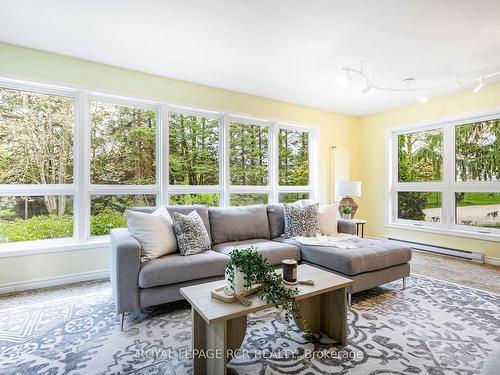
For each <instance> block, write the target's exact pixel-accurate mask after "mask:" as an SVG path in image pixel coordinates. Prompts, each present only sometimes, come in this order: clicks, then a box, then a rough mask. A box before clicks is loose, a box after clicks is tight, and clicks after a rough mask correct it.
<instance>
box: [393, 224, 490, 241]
mask: <svg viewBox="0 0 500 375" xmlns="http://www.w3.org/2000/svg"><path fill="white" fill-rule="evenodd" d="M385 227H386V228H394V229H404V230H412V231H415V232H425V233H433V234H440V235H445V236H454V237H464V238H472V239H477V240H484V241H493V242H500V234H497V233H479V232H478V231H468V230H461V229H450V228H439V227H437V226H426V225H414V224H403V223H389V224H386V225H385Z"/></svg>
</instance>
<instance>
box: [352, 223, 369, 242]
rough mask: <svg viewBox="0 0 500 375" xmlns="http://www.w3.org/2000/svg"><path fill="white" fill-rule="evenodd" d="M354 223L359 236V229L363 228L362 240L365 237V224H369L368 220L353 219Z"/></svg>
mask: <svg viewBox="0 0 500 375" xmlns="http://www.w3.org/2000/svg"><path fill="white" fill-rule="evenodd" d="M352 221H353V222H354V223H355V224H356V231H357V233H358V236H359V227H361V238H364V237H365V224H366V223H367V221H366V220H363V219H352Z"/></svg>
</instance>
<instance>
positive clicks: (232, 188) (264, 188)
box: [224, 116, 276, 206]
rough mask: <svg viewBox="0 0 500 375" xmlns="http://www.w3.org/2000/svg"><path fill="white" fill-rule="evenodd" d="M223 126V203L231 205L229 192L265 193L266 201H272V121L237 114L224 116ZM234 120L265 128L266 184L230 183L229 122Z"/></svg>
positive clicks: (273, 156)
mask: <svg viewBox="0 0 500 375" xmlns="http://www.w3.org/2000/svg"><path fill="white" fill-rule="evenodd" d="M225 119H226V121H225V125H226V126H225V128H226V129H227V130H226V135H227V136H226V139H225V151H226V160H227V174H226V176H225V180H224V181H225V182H226V185H227V187H226V191H227V197H226V198H227V199H226V200H225V202H224V203H225V205H226V206H230V205H231V194H265V195H267V202H268V203H271V202H273V196H272V192H273V188H272V180H273V176H274V173H276V172H275V171H274V168H273V165H274V164H273V159H274V158H275V155H274V154H273V153H272V150H273V147H272V143H273V139H274V138H273V126H274V123H273V122H272V121H266V120H259V119H254V118H249V117H241V116H240V117H238V116H225ZM232 122H235V123H238V124H244V125H250V126H251V125H253V126H260V127H262V128H267V153H268V157H267V185H232V184H231V165H230V157H229V154H230V143H231V123H232Z"/></svg>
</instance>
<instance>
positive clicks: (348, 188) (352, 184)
mask: <svg viewBox="0 0 500 375" xmlns="http://www.w3.org/2000/svg"><path fill="white" fill-rule="evenodd" d="M336 185H337V186H336V188H337V189H336V190H337V192H336V195H338V196H342V197H343V198H342V200H341V201H340V203H339V211H340V212H342V208H343V207H351V209H352V212H351V216H352V217H353V218H354V215H355V214H356V211H357V209H358V205H357V204H356V202H355V201H354V199H352V198H351V197H352V196H355V197H360V196H361V181H338V182H337V184H336Z"/></svg>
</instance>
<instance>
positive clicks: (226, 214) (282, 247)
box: [111, 204, 411, 322]
mask: <svg viewBox="0 0 500 375" xmlns="http://www.w3.org/2000/svg"><path fill="white" fill-rule="evenodd" d="M134 210H136V211H141V212H153V211H154V210H155V208H151V207H141V208H135V209H134ZM167 210H168V211H169V213H170V214H172V213H173V212H180V213H184V214H188V213H189V212H191V211H193V210H196V211H197V212H198V214H199V215H200V216H201V218H202V219H203V222H204V224H205V226H206V228H207V231H208V233H209V236H210V239H211V242H212V249H211V250H207V251H205V252H203V253H201V254H196V255H190V256H181V255H180V254H179V253H175V254H170V255H166V256H163V257H161V258H158V259H154V260H151V261H148V262H145V263H142V264H141V261H140V257H141V246H140V245H139V243H138V242H137V240H136V239H135V238H134V237H133V236H132V235H131V234H130V232H129V231H128V229H126V228H120V229H113V230H112V231H111V281H112V286H113V293H114V298H115V302H116V309H117V312H118V313H120V314H122V322H123V314H124V313H125V312H128V311H133V310H137V309H139V308H141V307H147V306H153V305H158V304H162V303H167V302H172V301H176V300H181V299H182V296H181V294H180V292H179V289H180V288H181V287H184V286H188V285H193V284H198V283H203V282H207V281H213V280H220V279H222V278H223V275H224V268H225V266H226V264H227V262H228V260H229V256H228V255H229V254H230V252H231V251H232V250H233V249H234V248H235V247H239V248H243V247H248V246H254V247H255V248H256V249H257V251H259V252H260V253H262V254H263V255H264V256H265V257H266V258H267V259H268V260H269V262H270V263H271V264H273V265H276V266H279V265H280V264H281V261H282V260H284V259H290V258H294V259H296V260H297V261H299V262H300V261H302V262H306V263H310V264H312V265H315V266H317V267H321V268H324V269H327V270H329V271H331V272H334V273H338V274H340V275H343V276H346V277H349V278H351V279H352V280H354V283H353V285H352V287H351V288H350V290H349V291H348V292H349V297H350V294H351V293H356V292H359V291H362V290H365V289H370V288H373V287H375V286H377V285H380V284H383V283H386V282H389V281H393V280H397V279H403V281H404V278H405V277H406V276H408V275H409V274H410V265H409V261H410V259H411V249H410V248H407V247H402V246H400V245H396V244H393V243H391V242H390V241H384V240H370V239H362V238H359V237H355V238H353V239H350V240H349V241H352V242H355V243H356V245H357V248H355V249H340V248H337V247H324V246H307V245H302V244H300V243H299V242H297V241H295V240H293V239H284V238H282V237H281V235H282V234H283V231H284V225H285V224H284V208H283V205H281V204H275V205H256V206H247V207H228V208H216V207H211V208H207V207H205V206H167ZM338 231H339V232H340V233H350V234H356V225H355V224H354V223H353V222H351V221H345V220H339V221H338ZM299 277H300V276H299Z"/></svg>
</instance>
